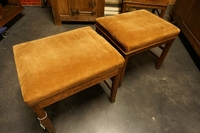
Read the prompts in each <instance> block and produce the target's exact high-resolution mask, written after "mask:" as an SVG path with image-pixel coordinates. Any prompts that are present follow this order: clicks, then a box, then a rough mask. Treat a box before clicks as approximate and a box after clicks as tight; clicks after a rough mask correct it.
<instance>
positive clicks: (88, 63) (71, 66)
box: [13, 27, 124, 133]
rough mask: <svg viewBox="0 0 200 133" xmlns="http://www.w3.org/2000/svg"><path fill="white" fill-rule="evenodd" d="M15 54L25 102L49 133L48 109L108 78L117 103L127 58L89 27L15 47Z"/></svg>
mask: <svg viewBox="0 0 200 133" xmlns="http://www.w3.org/2000/svg"><path fill="white" fill-rule="evenodd" d="M13 52H14V58H15V63H16V68H17V73H18V79H19V83H20V86H21V92H22V96H23V99H24V101H25V103H26V104H28V106H30V107H31V108H32V110H33V111H34V112H35V113H36V115H37V117H38V119H39V121H40V125H41V126H42V127H44V128H46V129H47V130H48V131H49V132H50V133H54V132H55V128H54V127H53V125H52V123H51V121H50V120H49V118H48V116H47V114H46V112H45V111H44V109H43V108H44V107H46V106H48V105H51V104H53V103H55V102H57V101H60V100H61V99H64V98H66V97H69V96H71V95H73V94H76V93H78V92H80V91H82V90H84V89H86V88H89V87H91V86H93V85H95V84H97V83H99V82H102V81H104V80H106V79H109V78H112V86H111V88H110V89H111V94H110V101H111V102H114V101H115V97H116V93H117V88H118V86H119V78H120V71H121V68H122V66H123V64H124V58H123V57H122V56H121V54H120V53H118V51H117V50H116V49H115V48H113V47H112V46H111V45H110V44H109V43H108V42H107V41H106V40H105V39H104V38H103V37H101V36H99V35H98V34H97V33H96V31H95V30H93V29H92V28H90V27H84V28H80V29H76V30H72V31H69V32H64V33H61V34H57V35H53V36H49V37H46V38H42V39H39V40H34V41H31V42H26V43H22V44H19V45H15V46H14V47H13Z"/></svg>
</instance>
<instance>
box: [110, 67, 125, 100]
mask: <svg viewBox="0 0 200 133" xmlns="http://www.w3.org/2000/svg"><path fill="white" fill-rule="evenodd" d="M121 71H122V69H120V70H119V72H118V74H117V75H116V76H114V77H113V78H112V88H111V94H110V102H111V103H113V102H115V98H116V95H117V89H118V87H119V81H120V76H121Z"/></svg>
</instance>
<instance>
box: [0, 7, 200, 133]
mask: <svg viewBox="0 0 200 133" xmlns="http://www.w3.org/2000/svg"><path fill="white" fill-rule="evenodd" d="M22 14H23V16H22V17H21V18H20V19H19V20H18V21H16V22H15V23H14V24H13V25H12V26H11V27H10V28H9V29H8V36H7V37H6V38H4V39H2V40H1V41H0V133H44V132H46V131H44V130H42V128H41V127H40V126H39V122H38V120H37V118H36V116H35V114H34V113H33V112H32V110H31V109H30V108H29V107H28V106H27V105H26V104H25V103H24V101H23V98H22V96H21V92H20V86H19V83H18V78H17V73H16V69H15V63H14V60H13V52H12V47H13V45H16V44H18V43H22V42H26V41H31V40H35V39H39V38H42V37H46V36H49V35H54V34H57V33H61V32H65V31H69V30H72V29H75V28H79V27H83V26H91V27H93V28H94V25H93V23H76V24H73V23H65V24H63V26H55V25H54V23H53V21H52V14H51V10H50V8H41V7H26V8H25V10H24V11H23V12H22ZM156 52H157V50H156ZM155 61H156V59H155V58H154V57H152V56H151V55H150V54H149V53H148V52H144V53H141V54H138V55H136V56H133V57H132V58H131V59H130V61H129V63H128V67H127V69H126V73H125V77H124V80H123V84H122V86H121V87H120V88H119V90H118V94H117V99H116V102H115V103H110V102H109V100H108V96H107V95H108V92H107V91H105V90H106V87H105V86H104V85H103V84H100V85H96V86H94V87H91V88H89V89H87V90H85V91H83V92H80V93H78V94H76V95H74V96H71V97H69V98H67V99H64V100H62V101H60V102H59V103H57V104H54V105H51V106H49V107H47V108H46V110H47V112H48V115H49V116H50V119H51V120H52V123H53V124H54V126H55V128H56V130H57V132H58V133H199V132H200V72H199V70H198V69H197V67H196V66H195V64H194V62H193V61H192V59H191V58H190V56H189V54H188V53H187V51H186V49H185V48H184V46H183V44H182V43H181V41H180V39H179V38H177V39H176V40H175V42H174V44H173V46H172V48H171V49H170V51H169V53H168V56H167V58H166V59H165V62H164V64H163V65H162V67H161V69H160V70H156V69H155V68H154V63H155ZM105 92H106V93H105Z"/></svg>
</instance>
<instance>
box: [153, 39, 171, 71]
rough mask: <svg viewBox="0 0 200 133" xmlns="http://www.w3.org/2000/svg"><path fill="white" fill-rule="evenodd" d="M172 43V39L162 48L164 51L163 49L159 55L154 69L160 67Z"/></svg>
mask: <svg viewBox="0 0 200 133" xmlns="http://www.w3.org/2000/svg"><path fill="white" fill-rule="evenodd" d="M173 42H174V39H172V40H171V42H169V43H167V44H166V45H165V47H164V49H163V51H162V53H161V55H160V57H159V59H158V61H157V63H156V66H155V67H156V69H160V66H161V65H162V63H163V61H164V59H165V57H166V56H167V53H168V51H169V49H170V47H171V46H172V43H173Z"/></svg>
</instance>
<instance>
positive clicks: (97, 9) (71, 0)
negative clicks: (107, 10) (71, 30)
mask: <svg viewBox="0 0 200 133" xmlns="http://www.w3.org/2000/svg"><path fill="white" fill-rule="evenodd" d="M104 4H105V0H51V7H52V12H53V17H54V22H55V24H56V25H62V21H91V22H92V21H95V19H96V18H97V17H101V16H104Z"/></svg>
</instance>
